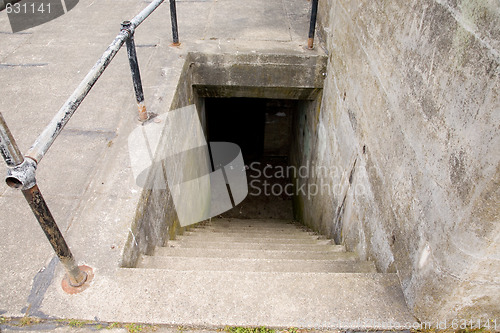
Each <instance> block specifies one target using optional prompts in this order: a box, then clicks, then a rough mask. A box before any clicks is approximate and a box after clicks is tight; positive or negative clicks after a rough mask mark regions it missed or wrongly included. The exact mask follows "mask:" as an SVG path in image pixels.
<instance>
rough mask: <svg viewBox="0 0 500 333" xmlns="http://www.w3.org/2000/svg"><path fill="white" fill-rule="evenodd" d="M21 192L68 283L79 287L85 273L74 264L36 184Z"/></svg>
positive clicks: (85, 278) (85, 277)
mask: <svg viewBox="0 0 500 333" xmlns="http://www.w3.org/2000/svg"><path fill="white" fill-rule="evenodd" d="M22 192H23V195H24V197H25V198H26V201H27V202H28V205H29V206H30V208H31V210H32V211H33V214H34V215H35V217H36V219H37V221H38V223H39V224H40V227H42V230H43V232H44V233H45V236H47V239H48V240H49V242H50V245H52V248H53V249H54V252H55V253H56V254H57V257H58V258H59V260H60V261H61V263H62V264H63V266H64V268H65V269H66V272H67V273H68V278H69V283H70V285H71V286H72V287H80V286H81V285H83V284H84V283H85V281H86V280H87V273H85V272H84V271H82V270H80V268H79V267H78V265H77V264H76V261H75V258H74V257H73V254H72V253H71V250H70V249H69V247H68V244H67V243H66V241H65V240H64V237H63V235H62V233H61V231H60V230H59V227H58V226H57V224H56V222H55V220H54V217H53V216H52V213H51V212H50V210H49V207H48V206H47V203H46V202H45V199H44V198H43V196H42V193H41V192H40V190H39V188H38V185H36V184H35V185H34V186H33V187H32V188H30V189H27V190H22Z"/></svg>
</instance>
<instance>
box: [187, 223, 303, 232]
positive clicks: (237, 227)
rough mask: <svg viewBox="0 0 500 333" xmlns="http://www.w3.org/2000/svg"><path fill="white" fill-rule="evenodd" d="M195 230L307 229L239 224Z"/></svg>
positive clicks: (295, 226)
mask: <svg viewBox="0 0 500 333" xmlns="http://www.w3.org/2000/svg"><path fill="white" fill-rule="evenodd" d="M196 229H208V230H240V231H247V230H263V231H280V230H290V231H293V230H299V231H307V228H305V227H303V226H299V225H294V224H283V225H255V224H245V225H243V224H241V225H206V226H200V227H196Z"/></svg>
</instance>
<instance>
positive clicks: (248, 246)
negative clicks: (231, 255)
mask: <svg viewBox="0 0 500 333" xmlns="http://www.w3.org/2000/svg"><path fill="white" fill-rule="evenodd" d="M167 247H169V248H198V249H223V250H236V249H237V250H264V251H265V250H279V251H335V250H336V245H331V244H329V245H322V244H290V243H288V244H282V243H276V244H275V243H270V242H264V243H261V242H255V243H244V242H241V243H236V242H235V243H230V242H210V241H206V240H205V241H196V240H194V241H182V240H174V241H170V242H168V246H167Z"/></svg>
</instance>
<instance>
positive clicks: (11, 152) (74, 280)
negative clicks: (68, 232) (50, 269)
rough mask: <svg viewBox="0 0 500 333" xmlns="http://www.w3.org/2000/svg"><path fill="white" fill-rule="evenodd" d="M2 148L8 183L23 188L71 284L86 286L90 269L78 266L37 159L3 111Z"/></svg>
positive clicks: (0, 129)
mask: <svg viewBox="0 0 500 333" xmlns="http://www.w3.org/2000/svg"><path fill="white" fill-rule="evenodd" d="M0 151H1V152H2V156H3V158H4V160H5V162H6V163H7V166H8V167H9V170H8V175H7V178H6V181H7V184H8V185H9V186H11V187H14V188H21V189H22V192H23V195H24V197H25V198H26V201H27V202H28V204H29V206H30V208H31V210H32V211H33V214H34V215H35V217H36V219H37V220H38V223H39V224H40V226H41V227H42V230H43V232H44V233H45V235H46V236H47V238H48V239H49V242H50V244H51V245H52V248H53V249H54V251H55V252H56V254H57V256H58V257H59V260H60V261H61V263H62V264H63V266H64V268H65V269H66V271H67V273H68V280H69V284H70V285H71V286H72V287H80V286H82V285H83V284H84V283H85V281H86V280H87V273H86V272H84V271H82V270H80V268H79V267H78V266H77V264H76V262H75V259H74V257H73V254H72V253H71V251H70V249H69V247H68V245H67V244H66V241H65V240H64V237H63V235H62V233H61V231H60V230H59V228H58V227H57V224H56V222H55V220H54V217H53V216H52V214H51V212H50V210H49V207H48V206H47V203H46V202H45V200H44V198H43V196H42V194H41V192H40V190H39V188H38V185H37V184H36V178H35V170H36V162H35V161H33V160H32V159H30V158H26V159H25V158H24V157H23V155H22V154H21V151H20V150H19V147H18V146H17V143H16V141H15V139H14V137H13V136H12V133H11V132H10V130H9V128H8V126H7V123H6V122H5V120H4V118H3V115H2V113H0Z"/></svg>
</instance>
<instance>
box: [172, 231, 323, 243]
mask: <svg viewBox="0 0 500 333" xmlns="http://www.w3.org/2000/svg"><path fill="white" fill-rule="evenodd" d="M278 237H279V236H278ZM176 241H179V242H182V243H207V242H212V243H260V244H266V243H269V244H317V245H333V243H332V240H331V239H315V238H313V237H311V236H306V237H303V238H285V237H279V238H276V237H274V238H273V237H262V238H260V237H240V236H236V237H234V236H233V237H231V236H226V237H218V236H214V235H213V234H209V233H200V234H196V235H188V234H184V235H182V236H178V237H177V239H176ZM170 242H172V241H170ZM170 242H169V244H170Z"/></svg>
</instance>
